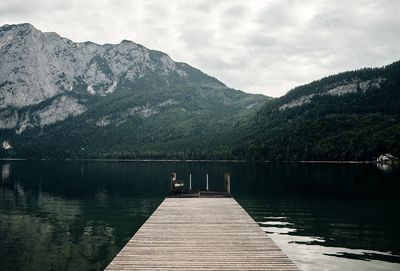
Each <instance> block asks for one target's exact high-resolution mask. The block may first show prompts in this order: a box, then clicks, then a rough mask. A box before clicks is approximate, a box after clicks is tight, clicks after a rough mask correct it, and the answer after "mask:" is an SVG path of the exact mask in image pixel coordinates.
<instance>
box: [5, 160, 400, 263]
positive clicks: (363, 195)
mask: <svg viewBox="0 0 400 271" xmlns="http://www.w3.org/2000/svg"><path fill="white" fill-rule="evenodd" d="M0 167H1V170H2V174H1V180H0V270H102V269H104V267H105V266H106V265H107V264H108V263H109V262H110V261H111V259H112V258H113V257H114V256H115V255H116V253H117V252H118V251H119V250H120V249H121V248H122V247H123V246H124V245H125V243H126V242H127V241H128V240H129V239H130V237H132V236H133V234H134V233H135V232H136V231H137V230H138V229H139V228H140V226H141V225H142V224H143V223H144V222H145V221H146V219H147V218H148V217H149V216H150V215H151V213H152V212H153V211H154V210H155V209H156V208H157V206H158V205H159V203H160V202H161V201H162V200H163V198H164V196H165V195H166V194H167V193H168V189H169V183H168V178H169V173H170V172H172V171H175V172H177V173H178V179H184V181H185V182H186V186H188V183H187V182H188V176H189V173H192V177H193V182H192V185H193V187H195V188H198V189H204V187H205V182H204V179H205V178H204V176H205V173H208V174H209V176H210V187H211V189H221V188H222V187H223V174H224V172H230V173H231V178H232V191H233V194H234V196H235V198H236V199H237V200H238V201H239V203H240V204H241V205H242V206H243V207H244V208H245V209H246V210H247V211H248V212H249V214H250V215H251V216H252V217H253V218H254V219H255V220H256V221H257V222H258V223H259V225H260V226H261V227H262V228H263V230H264V231H265V232H266V233H268V234H269V235H270V236H271V237H272V238H273V239H274V241H275V242H276V243H277V244H278V245H279V246H280V247H281V248H282V249H283V250H284V251H285V252H286V253H287V254H288V256H289V257H290V258H291V259H293V260H294V261H295V263H296V264H297V265H298V266H299V267H300V269H301V270H393V271H395V270H400V258H399V256H398V255H400V235H399V229H400V216H399V214H400V212H399V197H398V193H399V189H400V182H399V180H400V174H399V172H400V171H399V169H398V168H397V169H396V168H395V169H391V168H385V169H377V168H376V167H374V166H373V165H302V164H283V165H282V164H265V165H248V164H241V163H237V164H235V163H231V164H224V163H155V162H154V163H150V162H149V163H134V162H72V161H71V162H66V161H64V162H61V161H60V162H49V161H43V162H27V161H26V162H17V161H12V162H9V161H0Z"/></svg>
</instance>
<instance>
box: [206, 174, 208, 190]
mask: <svg viewBox="0 0 400 271" xmlns="http://www.w3.org/2000/svg"><path fill="white" fill-rule="evenodd" d="M206 190H207V191H208V173H207V174H206Z"/></svg>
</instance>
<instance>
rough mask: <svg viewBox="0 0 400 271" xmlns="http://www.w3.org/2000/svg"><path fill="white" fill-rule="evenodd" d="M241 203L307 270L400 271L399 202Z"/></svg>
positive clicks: (299, 201) (275, 201)
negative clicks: (397, 203)
mask: <svg viewBox="0 0 400 271" xmlns="http://www.w3.org/2000/svg"><path fill="white" fill-rule="evenodd" d="M240 203H241V204H242V206H244V207H245V208H246V210H248V211H249V212H250V214H251V216H252V217H253V218H254V219H255V220H256V221H257V222H258V224H259V225H260V226H261V228H262V229H263V230H264V231H265V232H266V233H267V234H268V235H269V236H270V237H271V238H272V239H273V240H274V241H275V242H276V243H277V244H278V245H279V246H280V247H281V248H282V249H283V250H284V251H285V252H286V253H287V254H288V256H289V257H290V258H291V259H292V260H293V261H294V262H295V263H296V264H297V265H298V266H299V268H300V269H301V270H400V253H399V252H400V250H399V247H398V244H399V234H398V233H397V230H398V227H399V226H400V223H399V218H398V211H397V208H396V205H392V204H395V203H396V202H387V203H388V204H382V203H381V204H379V203H375V204H373V203H372V204H371V203H370V202H369V201H365V200H362V201H358V200H357V201H353V200H351V201H349V200H345V199H343V200H342V201H341V202H338V201H337V200H321V199H307V200H299V199H282V198H278V199H276V198H272V199H265V198H258V199H257V198H256V199H255V198H243V199H241V200H240ZM370 204H371V205H370ZM391 205H392V207H390V206H391Z"/></svg>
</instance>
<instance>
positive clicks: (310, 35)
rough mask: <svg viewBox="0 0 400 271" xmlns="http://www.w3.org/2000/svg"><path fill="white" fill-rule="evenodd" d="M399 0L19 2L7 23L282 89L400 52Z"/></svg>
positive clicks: (252, 86) (230, 81) (8, 11)
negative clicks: (137, 49)
mask: <svg viewBox="0 0 400 271" xmlns="http://www.w3.org/2000/svg"><path fill="white" fill-rule="evenodd" d="M398 10H400V2H399V1H391V0H381V1H372V0H354V1H344V0H338V1H327V0H301V1H300V0H248V1H239V0H202V1H200V0H192V1H184V0H170V1H156V0H147V1H140V0H101V1H98V0H87V1H78V0H73V1H61V0H53V1H47V0H14V1H3V2H1V3H0V24H10V23H20V22H30V23H32V24H33V25H34V26H35V27H37V28H38V29H40V30H42V31H54V32H57V33H59V34H60V35H62V36H64V37H67V38H70V39H72V40H74V41H86V40H91V41H94V42H97V43H119V42H120V41H121V40H123V39H129V40H132V41H134V42H137V43H140V44H143V45H144V46H146V47H148V48H151V49H155V50H160V51H164V52H166V53H168V54H169V55H170V56H171V57H172V58H173V59H174V60H176V61H182V62H186V63H188V64H190V65H193V66H195V67H196V68H199V69H201V70H203V71H204V72H206V73H208V74H210V75H213V76H215V77H217V78H218V79H220V80H221V81H223V82H224V83H226V84H227V85H228V86H230V87H233V88H236V89H242V90H244V91H248V92H254V93H263V94H266V95H270V96H280V95H283V94H284V93H285V92H287V91H288V90H290V89H291V88H293V87H295V86H297V85H300V84H305V83H308V82H310V81H313V80H315V79H319V78H321V77H323V76H326V75H330V74H333V73H337V72H341V71H345V70H352V69H356V68H362V67H366V66H382V65H385V64H388V63H390V62H392V61H395V60H398V59H399V58H400V46H398V44H400V31H399V30H398V29H400V17H399V16H398V14H397V12H398Z"/></svg>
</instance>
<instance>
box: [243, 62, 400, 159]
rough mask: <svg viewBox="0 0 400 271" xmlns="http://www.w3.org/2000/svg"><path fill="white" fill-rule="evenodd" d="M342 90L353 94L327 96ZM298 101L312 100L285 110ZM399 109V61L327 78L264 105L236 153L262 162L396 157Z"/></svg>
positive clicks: (399, 146) (399, 139) (398, 151)
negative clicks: (335, 90) (385, 154)
mask: <svg viewBox="0 0 400 271" xmlns="http://www.w3.org/2000/svg"><path fill="white" fill-rule="evenodd" d="M363 82H364V83H365V82H369V83H370V85H366V84H364V85H363ZM373 82H379V84H375V86H373ZM343 85H344V86H347V88H348V89H349V88H350V90H352V91H349V93H339V95H329V90H331V89H332V88H335V87H336V89H339V90H342V91H343V89H344V90H346V89H345V88H343V87H342V88H338V86H343ZM351 87H353V88H352V89H351ZM363 87H364V89H362V88H363ZM301 97H311V98H310V99H309V100H307V102H306V103H304V104H302V105H301V106H293V107H287V106H286V107H285V106H284V105H285V104H286V105H287V104H288V103H289V104H290V102H292V101H293V100H296V99H301ZM303 101H304V99H303ZM399 105H400V62H396V63H393V64H391V65H388V66H386V67H383V68H374V69H361V70H357V71H351V72H345V73H341V74H337V75H333V76H329V77H326V78H323V79H321V80H318V81H315V82H312V83H310V84H308V85H304V86H300V87H297V88H295V89H293V90H291V91H290V92H289V93H288V94H286V95H285V96H283V97H281V98H279V99H276V100H274V101H272V102H270V103H268V104H266V105H265V106H264V107H263V108H262V109H261V110H260V111H259V112H258V113H257V116H256V117H255V119H254V120H253V121H252V123H251V126H250V128H249V131H250V133H249V134H248V135H247V138H246V140H245V142H246V144H243V145H242V148H241V149H239V151H238V152H239V153H240V152H241V153H246V158H247V159H261V160H371V159H373V158H374V157H377V156H379V155H380V154H382V153H385V152H389V153H392V154H394V155H396V156H399V154H400V106H399Z"/></svg>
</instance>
